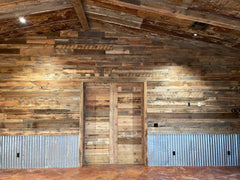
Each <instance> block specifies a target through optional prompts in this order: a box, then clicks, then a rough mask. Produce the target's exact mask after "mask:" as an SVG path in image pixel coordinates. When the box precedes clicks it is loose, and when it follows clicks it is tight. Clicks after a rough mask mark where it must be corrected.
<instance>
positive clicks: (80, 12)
mask: <svg viewBox="0 0 240 180" xmlns="http://www.w3.org/2000/svg"><path fill="white" fill-rule="evenodd" d="M71 1H72V4H73V7H74V9H75V12H76V14H77V16H78V19H79V21H80V23H81V25H82V28H83V30H85V31H86V30H89V25H88V20H87V18H86V15H85V12H84V9H83V6H82V1H81V0H71Z"/></svg>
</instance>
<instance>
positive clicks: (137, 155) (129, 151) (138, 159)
mask: <svg viewBox="0 0 240 180" xmlns="http://www.w3.org/2000/svg"><path fill="white" fill-rule="evenodd" d="M114 86H115V87H114V88H115V89H116V90H115V91H116V93H115V102H116V106H115V109H114V111H115V112H114V115H115V117H114V121H115V124H117V127H116V128H117V129H116V131H117V133H116V134H117V153H116V154H117V163H118V164H143V144H144V143H143V120H142V119H143V116H142V115H143V113H142V109H143V94H142V92H143V85H142V84H141V83H119V84H115V85H114Z"/></svg>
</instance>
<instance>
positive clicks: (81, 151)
mask: <svg viewBox="0 0 240 180" xmlns="http://www.w3.org/2000/svg"><path fill="white" fill-rule="evenodd" d="M79 88H80V94H79V97H80V104H79V114H80V116H79V165H78V166H79V167H82V166H83V162H84V140H85V136H84V135H85V128H84V86H83V82H82V83H81V84H80V87H79Z"/></svg>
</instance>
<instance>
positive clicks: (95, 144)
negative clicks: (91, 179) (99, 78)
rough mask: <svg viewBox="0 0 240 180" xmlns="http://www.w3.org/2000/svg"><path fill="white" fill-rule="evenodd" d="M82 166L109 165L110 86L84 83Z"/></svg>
mask: <svg viewBox="0 0 240 180" xmlns="http://www.w3.org/2000/svg"><path fill="white" fill-rule="evenodd" d="M84 106H85V108H84V111H85V113H84V124H85V138H84V164H109V132H110V131H109V122H110V119H109V118H110V116H109V115H110V84H109V83H107V84H106V83H86V84H85V103H84Z"/></svg>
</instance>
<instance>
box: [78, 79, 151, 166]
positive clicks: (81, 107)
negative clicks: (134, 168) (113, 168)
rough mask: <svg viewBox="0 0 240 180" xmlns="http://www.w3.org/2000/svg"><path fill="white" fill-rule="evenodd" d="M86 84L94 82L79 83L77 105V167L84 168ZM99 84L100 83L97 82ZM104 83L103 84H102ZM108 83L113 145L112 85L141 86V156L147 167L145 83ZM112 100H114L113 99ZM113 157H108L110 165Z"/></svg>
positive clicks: (111, 152)
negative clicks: (136, 84)
mask: <svg viewBox="0 0 240 180" xmlns="http://www.w3.org/2000/svg"><path fill="white" fill-rule="evenodd" d="M86 83H94V82H81V83H80V104H79V115H80V116H79V164H78V166H79V167H82V166H84V141H85V138H84V136H85V117H84V112H85V105H84V101H85V96H84V95H85V91H84V89H85V84H86ZM98 83H101V82H98ZM102 83H104V82H102ZM109 83H110V113H109V115H110V126H111V125H113V126H111V127H114V128H113V129H112V128H110V137H109V138H110V141H112V143H113V144H116V143H114V141H116V137H117V136H116V135H115V139H114V137H112V136H111V134H113V133H114V132H117V131H116V128H117V127H116V124H114V122H115V121H114V118H115V117H116V116H114V113H115V112H116V111H114V108H116V101H117V99H116V98H115V97H117V96H114V93H116V90H115V88H114V84H115V83H116V84H121V83H124V84H126V83H138V84H141V85H142V98H143V99H142V114H141V116H142V129H143V134H142V148H143V149H142V155H143V164H144V165H145V166H147V165H148V151H147V82H109ZM113 98H114V99H113ZM109 153H110V154H112V155H114V153H116V147H115V148H114V147H113V148H111V147H110V152H109ZM113 157H114V156H110V164H114V162H115V160H114V159H113Z"/></svg>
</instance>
